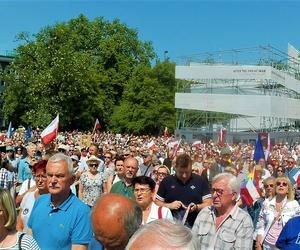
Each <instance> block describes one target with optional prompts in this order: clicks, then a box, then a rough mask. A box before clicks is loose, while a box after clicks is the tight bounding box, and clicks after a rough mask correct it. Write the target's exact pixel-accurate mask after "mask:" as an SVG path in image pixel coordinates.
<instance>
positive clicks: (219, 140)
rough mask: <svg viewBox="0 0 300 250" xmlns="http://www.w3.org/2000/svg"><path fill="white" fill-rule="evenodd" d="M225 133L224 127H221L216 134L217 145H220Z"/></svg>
mask: <svg viewBox="0 0 300 250" xmlns="http://www.w3.org/2000/svg"><path fill="white" fill-rule="evenodd" d="M226 135H227V131H226V129H225V128H221V129H220V132H219V134H218V145H219V146H222V145H223V142H224V141H225V137H226Z"/></svg>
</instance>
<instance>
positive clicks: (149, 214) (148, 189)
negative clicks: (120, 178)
mask: <svg viewBox="0 0 300 250" xmlns="http://www.w3.org/2000/svg"><path fill="white" fill-rule="evenodd" d="M132 186H133V193H134V196H135V199H136V202H137V204H138V205H139V206H140V207H141V209H142V212H143V222H142V224H146V223H149V222H151V221H153V220H157V219H169V220H173V216H172V213H171V210H170V209H169V208H166V207H159V206H157V205H156V204H155V203H154V202H153V195H154V191H155V182H154V180H153V179H152V178H150V177H148V176H138V177H135V178H133V180H132Z"/></svg>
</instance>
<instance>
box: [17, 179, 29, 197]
mask: <svg viewBox="0 0 300 250" xmlns="http://www.w3.org/2000/svg"><path fill="white" fill-rule="evenodd" d="M27 186H28V179H27V180H25V181H24V182H23V183H22V185H21V187H20V190H19V195H21V194H24V193H25V192H26V191H27V190H28V188H27Z"/></svg>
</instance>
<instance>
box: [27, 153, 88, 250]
mask: <svg viewBox="0 0 300 250" xmlns="http://www.w3.org/2000/svg"><path fill="white" fill-rule="evenodd" d="M46 171H47V178H48V189H49V194H45V195H41V196H40V197H39V198H38V199H37V200H36V201H35V204H34V207H33V210H32V213H31V216H30V218H29V222H28V226H29V234H32V235H33V237H34V239H35V240H36V241H37V243H38V245H39V247H40V248H41V249H43V250H50V249H53V250H54V249H72V250H74V249H76V250H86V249H87V246H88V244H89V242H90V240H91V237H92V227H91V221H90V216H89V215H90V208H89V207H88V206H87V205H85V204H84V203H83V202H81V201H80V200H79V199H78V198H77V197H76V196H75V195H74V194H73V193H72V192H71V189H70V186H71V185H72V184H73V182H74V173H73V164H72V160H71V158H70V157H69V156H66V155H64V154H62V153H58V154H55V155H54V156H52V157H51V158H50V159H49V161H48V163H47V168H46Z"/></svg>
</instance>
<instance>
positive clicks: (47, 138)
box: [41, 115, 59, 145]
mask: <svg viewBox="0 0 300 250" xmlns="http://www.w3.org/2000/svg"><path fill="white" fill-rule="evenodd" d="M58 126H59V116H58V115H57V116H56V118H55V119H54V120H53V121H52V122H51V123H50V124H49V125H48V127H47V128H45V129H44V130H43V132H42V133H41V138H42V141H43V143H44V144H45V145H47V144H49V143H50V142H52V141H53V140H54V139H55V138H56V136H57V133H58Z"/></svg>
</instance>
